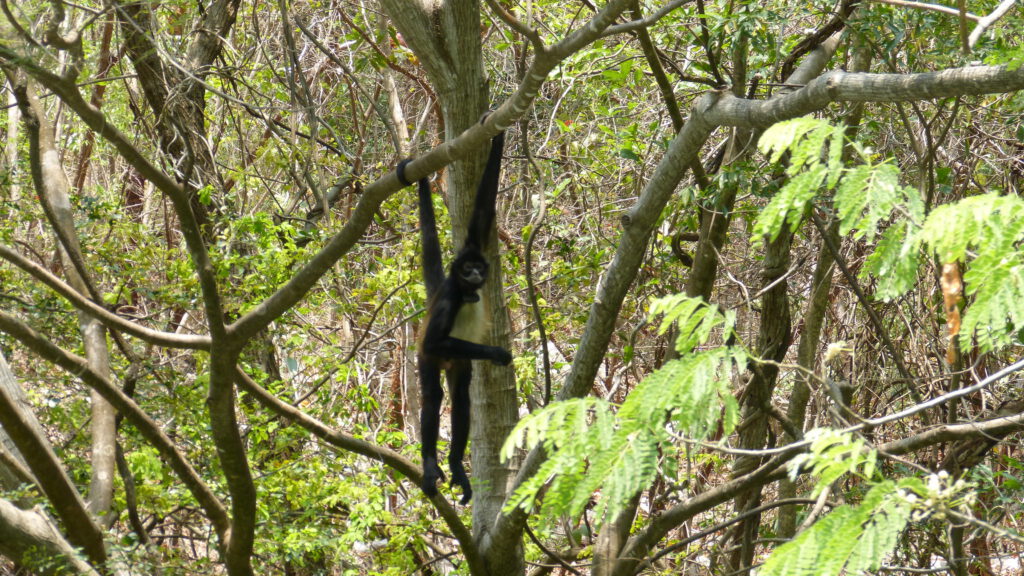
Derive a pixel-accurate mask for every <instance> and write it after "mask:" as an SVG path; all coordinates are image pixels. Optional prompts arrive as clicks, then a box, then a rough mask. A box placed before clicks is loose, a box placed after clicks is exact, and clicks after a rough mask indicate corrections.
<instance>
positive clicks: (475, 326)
mask: <svg viewBox="0 0 1024 576" xmlns="http://www.w3.org/2000/svg"><path fill="white" fill-rule="evenodd" d="M487 324H488V322H487V316H486V314H484V302H483V299H481V300H479V301H477V302H463V303H462V306H460V307H459V312H458V314H456V315H455V326H453V327H452V331H451V332H450V333H449V336H451V337H452V338H458V339H459V340H465V341H467V342H473V343H474V344H483V342H484V337H485V336H486V332H487Z"/></svg>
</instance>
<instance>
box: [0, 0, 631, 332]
mask: <svg viewBox="0 0 1024 576" xmlns="http://www.w3.org/2000/svg"><path fill="white" fill-rule="evenodd" d="M629 1H630V0H614V1H612V2H609V3H608V5H607V6H605V8H604V10H602V11H601V12H599V13H598V14H597V15H595V16H594V18H593V19H591V20H590V22H588V23H587V24H586V25H584V26H582V27H580V28H579V29H578V30H576V31H575V32H573V33H571V34H570V35H569V36H568V37H566V39H565V40H563V41H561V42H559V43H558V44H555V45H553V46H551V47H550V48H548V50H547V51H546V52H545V53H544V54H538V55H537V57H536V59H535V60H534V62H533V64H532V65H531V66H530V68H529V70H528V71H527V72H526V74H525V75H524V80H523V83H522V84H521V85H520V86H519V89H518V90H516V92H515V93H514V94H513V95H512V96H510V97H509V98H508V99H506V100H505V102H504V103H502V105H501V106H500V107H499V108H498V109H497V110H495V111H494V112H493V113H492V114H490V115H489V116H488V117H487V119H486V120H485V122H483V123H482V124H477V125H475V126H473V127H472V128H470V129H468V130H466V131H465V132H463V133H462V134H460V135H459V136H458V137H456V138H454V139H452V140H449V141H447V142H445V143H444V144H441V145H440V146H438V147H436V148H434V149H433V150H431V151H430V152H428V153H426V154H424V155H422V156H418V157H416V158H415V159H414V160H413V161H412V162H410V163H409V164H408V165H406V167H405V173H406V177H407V178H408V179H409V181H415V180H418V179H420V178H422V177H424V176H427V175H429V174H431V173H433V172H436V171H437V170H440V169H441V168H443V167H444V166H447V165H448V164H451V163H452V162H454V161H455V160H458V159H461V158H464V157H467V156H469V155H470V154H472V153H475V152H477V151H479V150H480V149H481V148H486V146H487V142H488V141H489V140H490V139H491V137H493V136H494V135H495V134H497V133H498V132H501V131H502V130H505V129H506V128H508V127H509V126H510V125H511V124H512V123H513V122H514V121H515V120H516V119H518V118H519V117H520V116H522V115H523V113H524V112H526V109H527V108H528V107H529V106H530V104H532V103H533V101H534V100H535V99H536V97H537V94H538V92H539V91H540V88H541V86H543V84H544V81H545V80H546V79H547V76H548V73H550V72H551V71H552V70H554V68H555V67H556V66H557V65H558V64H559V63H561V62H562V61H563V60H564V59H565V58H568V57H569V56H570V55H572V54H573V53H575V52H576V51H578V50H580V49H582V48H584V47H585V46H587V45H589V43H590V42H592V41H593V40H595V39H596V38H598V37H599V36H600V34H601V31H603V30H604V29H605V28H607V26H608V25H610V24H611V23H612V22H613V21H614V20H615V18H617V17H618V15H619V14H620V13H621V12H622V11H623V10H625V9H626V7H627V6H628V5H629ZM2 55H3V53H2V52H0V56H2ZM401 188H402V185H401V183H400V182H399V181H398V178H397V176H396V175H395V173H394V171H392V172H390V173H388V174H387V175H385V176H384V177H382V178H380V179H378V180H377V181H376V182H373V183H371V184H369V185H368V186H367V187H366V188H364V190H363V195H362V196H361V197H360V198H359V202H358V203H357V204H356V207H355V209H354V210H353V211H352V215H351V217H350V218H349V221H348V222H346V223H345V226H343V227H342V229H341V230H340V231H338V233H337V234H335V235H334V237H333V238H331V240H330V241H329V242H328V243H327V245H326V246H324V248H323V249H322V250H321V251H320V252H318V253H317V254H316V255H315V256H313V257H312V258H311V259H310V260H309V262H308V263H307V264H306V265H305V266H303V268H302V269H301V270H299V271H298V272H297V273H296V274H295V275H294V276H292V278H291V279H290V280H289V281H288V282H286V283H285V284H284V285H283V286H281V287H280V288H279V289H278V290H277V291H276V292H275V293H274V294H272V295H271V296H270V297H268V298H267V299H266V300H264V301H263V302H261V303H259V304H257V305H256V306H254V307H253V308H252V309H250V310H249V312H248V313H246V314H245V315H244V316H243V317H241V318H239V319H238V320H237V321H236V322H235V323H234V324H232V325H231V326H229V327H228V331H229V332H230V333H231V334H232V335H233V336H236V337H238V338H241V339H243V340H245V339H248V338H250V337H251V335H253V334H255V333H257V332H259V331H260V330H262V329H264V328H265V327H267V326H268V325H269V324H270V323H271V322H273V321H274V320H275V319H276V318H278V317H279V316H280V315H281V314H283V313H284V312H285V311H286V310H288V309H289V308H291V307H292V306H294V305H295V304H296V303H297V302H298V301H299V300H301V299H302V298H303V297H304V296H305V295H306V293H307V292H308V291H309V290H310V289H312V287H313V286H315V285H316V283H317V281H319V280H320V278H321V277H322V276H323V275H324V274H326V273H327V271H328V270H330V269H331V267H332V266H334V264H335V263H336V262H337V261H338V260H339V259H341V257H342V256H344V255H345V254H346V253H347V252H348V251H349V250H351V249H352V246H354V245H355V243H356V241H358V240H359V238H360V237H362V235H363V233H364V232H365V231H366V228H367V227H369V225H370V223H371V222H372V220H373V216H374V214H376V213H377V210H378V209H379V208H380V205H381V204H382V203H383V202H384V200H386V199H387V198H388V197H390V196H391V195H392V194H394V193H395V192H397V191H398V190H400V189H401Z"/></svg>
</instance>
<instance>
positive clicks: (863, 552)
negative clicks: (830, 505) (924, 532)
mask: <svg viewBox="0 0 1024 576" xmlns="http://www.w3.org/2000/svg"><path fill="white" fill-rule="evenodd" d="M900 488H901V485H900V484H898V483H896V482H891V481H885V482H881V483H879V484H876V485H875V486H874V487H872V488H871V490H870V491H868V494H867V496H866V497H865V498H864V501H863V502H861V504H860V505H858V506H840V507H839V508H836V509H835V510H833V511H832V512H831V513H830V514H828V515H827V516H825V517H824V518H822V519H821V520H819V521H818V522H816V523H815V524H814V525H813V526H811V527H810V528H808V529H807V530H805V531H803V532H801V533H800V534H799V535H798V536H797V537H796V538H794V539H793V540H791V541H790V542H787V543H786V544H783V545H782V546H779V547H778V548H776V549H775V551H774V552H773V553H772V555H771V557H769V558H768V560H767V561H766V562H765V563H764V566H762V567H761V568H760V569H759V570H758V574H759V575H760V576H831V575H833V574H835V575H838V574H840V573H843V572H844V571H845V573H847V574H860V573H861V572H862V571H864V570H877V569H878V568H879V567H880V566H881V564H882V560H883V559H884V558H885V556H886V554H888V553H889V552H890V551H891V550H892V548H893V547H894V546H895V545H896V540H897V537H898V536H899V533H900V532H901V531H902V530H903V528H904V527H905V526H906V525H907V522H908V521H909V520H910V514H911V511H912V506H911V503H910V502H909V501H908V500H907V498H906V497H905V496H904V493H903V492H902V491H901V490H900Z"/></svg>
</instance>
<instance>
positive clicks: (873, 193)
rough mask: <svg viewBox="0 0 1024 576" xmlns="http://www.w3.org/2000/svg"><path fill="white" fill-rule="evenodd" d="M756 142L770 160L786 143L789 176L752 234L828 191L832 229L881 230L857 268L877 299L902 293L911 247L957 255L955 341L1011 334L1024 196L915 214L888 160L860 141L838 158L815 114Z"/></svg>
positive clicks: (777, 227) (1023, 257)
mask: <svg viewBox="0 0 1024 576" xmlns="http://www.w3.org/2000/svg"><path fill="white" fill-rule="evenodd" d="M759 146H760V148H761V150H762V151H763V152H765V153H766V154H769V156H770V158H771V160H772V161H773V162H778V161H780V160H781V159H782V158H783V157H784V155H785V154H786V153H787V152H788V153H789V162H788V164H787V166H786V173H787V174H788V175H789V176H790V179H789V181H788V182H787V183H786V184H785V185H784V186H783V187H782V189H781V190H780V191H779V193H778V194H776V195H775V196H774V197H773V198H772V199H771V201H770V202H769V203H768V206H767V207H765V209H764V210H763V211H762V213H761V215H760V216H759V217H758V219H757V222H756V223H755V226H754V232H755V234H756V238H755V243H757V242H761V241H763V238H764V237H770V238H773V239H774V238H775V237H777V236H778V235H779V234H780V233H781V232H782V230H783V229H784V227H785V226H788V227H789V229H790V230H795V229H796V227H797V226H798V225H799V223H800V217H801V215H802V214H803V213H804V212H805V211H806V210H807V209H808V208H809V207H810V205H811V203H812V202H814V201H815V200H816V199H817V197H818V196H820V195H822V194H824V193H825V192H828V191H831V192H832V194H833V196H832V201H833V204H834V206H835V210H836V215H837V217H838V218H839V221H840V233H842V234H849V233H851V232H852V233H853V237H854V238H857V239H861V238H863V239H866V240H874V239H875V238H876V237H877V236H878V230H879V229H880V228H882V227H883V226H885V231H884V232H883V233H882V235H881V238H880V239H879V240H878V242H877V245H876V247H875V250H874V252H872V253H871V254H870V255H869V256H868V258H867V261H866V263H865V266H864V268H863V272H862V273H863V274H864V275H870V276H871V277H873V278H874V279H875V280H876V282H877V295H878V297H879V298H881V299H883V300H890V299H893V298H897V297H899V296H902V295H903V294H905V293H906V292H907V291H909V290H910V289H911V288H913V286H914V285H915V283H916V282H917V278H918V274H919V269H920V265H921V250H922V249H926V250H930V251H933V252H935V253H936V254H937V255H938V257H939V260H940V261H941V262H943V263H947V262H960V263H963V264H965V265H966V266H967V271H966V273H965V274H964V283H965V285H966V288H965V294H966V295H967V296H969V297H972V298H973V302H971V304H970V305H969V306H968V307H967V309H966V311H965V313H964V317H963V321H962V328H961V333H962V334H966V335H971V336H973V339H972V338H960V339H959V341H960V346H961V347H962V348H964V349H965V350H966V349H969V348H970V347H971V346H973V345H975V344H977V345H978V346H979V347H980V348H981V349H982V350H983V351H990V350H994V349H996V348H999V347H1001V346H1006V345H1008V344H1011V343H1012V342H1014V339H1015V335H1016V332H1017V331H1018V330H1020V328H1021V327H1022V326H1024V252H1022V251H1021V250H1020V248H1019V247H1020V245H1021V242H1022V241H1024V200H1021V199H1020V198H1018V197H1015V196H1000V195H998V194H996V193H989V194H984V195H981V196H976V197H971V198H965V199H963V200H961V201H959V202H954V203H951V204H946V205H943V206H940V207H938V208H936V209H935V210H933V211H932V212H931V214H927V215H926V214H925V207H924V203H923V202H922V201H921V198H920V196H919V195H918V193H917V192H916V191H915V190H914V189H912V188H908V187H906V186H902V185H901V184H900V183H899V176H900V174H899V170H898V169H897V168H896V167H895V166H894V165H892V164H888V163H883V164H873V163H872V162H871V160H870V158H869V157H868V154H867V153H866V151H864V150H863V149H860V148H857V147H856V146H854V149H856V150H858V152H859V153H860V159H861V163H860V164H858V165H856V166H853V167H849V168H846V167H843V166H842V163H841V156H840V154H839V152H837V151H840V150H842V128H841V127H834V126H831V125H829V124H828V123H827V122H825V121H823V120H814V119H809V118H800V119H797V120H793V121H789V122H781V123H779V124H776V125H775V126H772V127H771V128H769V129H768V130H766V131H765V133H764V136H762V137H761V141H760V143H759Z"/></svg>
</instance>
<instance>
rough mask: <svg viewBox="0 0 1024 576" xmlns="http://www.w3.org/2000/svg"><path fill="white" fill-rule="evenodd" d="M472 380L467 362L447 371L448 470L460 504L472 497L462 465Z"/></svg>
mask: <svg viewBox="0 0 1024 576" xmlns="http://www.w3.org/2000/svg"><path fill="white" fill-rule="evenodd" d="M472 379H473V364H472V362H470V361H469V360H461V361H457V362H455V365H454V366H453V367H452V369H451V370H449V371H448V385H449V386H450V387H451V392H452V443H451V446H450V447H449V450H448V469H449V470H451V472H452V486H459V487H460V488H462V500H460V501H459V502H460V503H461V504H468V503H469V499H470V498H472V497H473V488H472V487H471V486H470V484H469V477H468V476H466V469H465V468H464V467H463V465H462V460H463V458H465V456H466V445H467V444H468V443H469V420H470V412H471V410H470V400H469V383H470V381H472Z"/></svg>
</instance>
